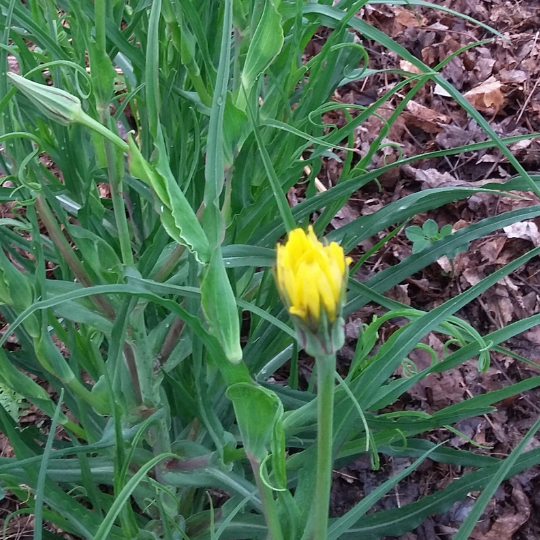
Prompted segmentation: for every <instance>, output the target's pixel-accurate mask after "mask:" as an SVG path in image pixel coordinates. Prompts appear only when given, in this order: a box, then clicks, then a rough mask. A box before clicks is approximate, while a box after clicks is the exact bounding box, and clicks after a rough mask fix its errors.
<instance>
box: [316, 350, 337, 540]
mask: <svg viewBox="0 0 540 540" xmlns="http://www.w3.org/2000/svg"><path fill="white" fill-rule="evenodd" d="M315 360H316V363H317V388H318V390H317V417H318V418H317V426H318V437H317V480H316V485H315V507H314V510H315V515H314V519H313V523H314V535H313V538H314V540H326V535H327V530H328V514H329V509H330V489H331V487H332V465H333V462H334V460H333V455H332V443H333V438H332V437H333V420H334V372H335V370H336V355H335V354H328V355H320V356H316V358H315Z"/></svg>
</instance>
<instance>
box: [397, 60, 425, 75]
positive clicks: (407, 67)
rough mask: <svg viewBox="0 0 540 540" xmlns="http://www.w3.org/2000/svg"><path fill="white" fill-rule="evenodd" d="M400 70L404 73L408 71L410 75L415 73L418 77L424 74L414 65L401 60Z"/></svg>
mask: <svg viewBox="0 0 540 540" xmlns="http://www.w3.org/2000/svg"><path fill="white" fill-rule="evenodd" d="M399 68H400V69H402V70H403V71H407V72H408V73H414V74H416V75H420V73H422V70H421V69H419V68H417V67H416V66H415V65H414V64H412V63H411V62H409V61H408V60H400V62H399Z"/></svg>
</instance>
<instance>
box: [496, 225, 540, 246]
mask: <svg viewBox="0 0 540 540" xmlns="http://www.w3.org/2000/svg"><path fill="white" fill-rule="evenodd" d="M503 231H504V232H505V233H506V236H508V238H522V239H524V240H530V241H531V242H532V243H533V244H534V245H535V246H540V232H539V231H538V227H537V225H536V223H533V222H532V221H522V222H520V223H513V224H512V225H508V227H503Z"/></svg>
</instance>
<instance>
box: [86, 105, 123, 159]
mask: <svg viewBox="0 0 540 540" xmlns="http://www.w3.org/2000/svg"><path fill="white" fill-rule="evenodd" d="M77 122H79V124H82V125H83V126H86V127H87V128H90V129H93V130H94V131H95V132H97V133H99V134H100V135H103V137H105V139H107V140H108V141H111V142H112V143H113V144H114V145H115V146H116V147H118V148H119V149H120V150H122V152H125V153H126V154H127V153H128V150H129V146H128V144H127V142H125V141H124V140H123V139H121V138H120V137H119V136H118V135H116V133H113V132H112V131H111V130H110V129H109V128H107V127H106V126H104V125H102V124H100V123H99V122H98V121H97V120H94V119H93V118H91V117H90V116H88V115H87V114H86V113H82V114H81V115H80V116H79V117H78V118H77Z"/></svg>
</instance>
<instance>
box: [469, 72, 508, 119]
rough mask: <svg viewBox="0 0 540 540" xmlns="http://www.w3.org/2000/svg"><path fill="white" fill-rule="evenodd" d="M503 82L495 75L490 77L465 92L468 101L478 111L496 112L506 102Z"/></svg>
mask: <svg viewBox="0 0 540 540" xmlns="http://www.w3.org/2000/svg"><path fill="white" fill-rule="evenodd" d="M501 88H502V84H501V82H500V81H498V80H496V79H495V77H490V78H489V79H487V80H486V81H484V82H483V83H482V84H480V85H478V86H477V87H475V88H473V89H472V90H469V91H468V92H466V93H465V94H464V97H465V98H466V99H467V101H468V102H469V103H470V104H471V105H472V106H473V107H474V108H475V109H477V110H478V111H481V112H485V113H488V114H494V113H496V112H497V111H498V110H499V109H500V108H501V107H502V105H503V103H504V95H503V93H502V90H501Z"/></svg>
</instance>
